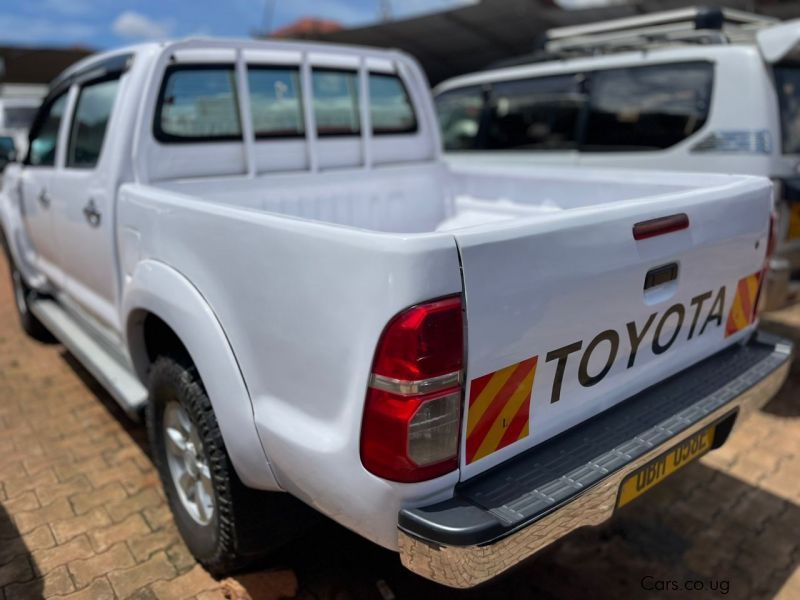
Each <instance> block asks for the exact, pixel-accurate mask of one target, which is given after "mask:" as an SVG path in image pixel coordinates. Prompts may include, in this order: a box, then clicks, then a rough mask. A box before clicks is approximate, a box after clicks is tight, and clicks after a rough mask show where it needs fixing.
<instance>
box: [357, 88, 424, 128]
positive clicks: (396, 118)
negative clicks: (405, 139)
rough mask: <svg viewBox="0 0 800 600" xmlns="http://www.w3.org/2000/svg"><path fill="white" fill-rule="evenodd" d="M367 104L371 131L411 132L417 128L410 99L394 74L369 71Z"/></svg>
mask: <svg viewBox="0 0 800 600" xmlns="http://www.w3.org/2000/svg"><path fill="white" fill-rule="evenodd" d="M369 104H370V106H369V111H370V118H371V120H372V131H373V133H375V134H382V133H413V132H415V131H416V130H417V118H416V116H415V115H414V108H413V106H412V104H411V99H410V98H409V97H408V92H407V91H406V88H405V86H404V85H403V82H402V81H401V79H400V78H399V77H397V76H396V75H383V74H378V73H370V75H369Z"/></svg>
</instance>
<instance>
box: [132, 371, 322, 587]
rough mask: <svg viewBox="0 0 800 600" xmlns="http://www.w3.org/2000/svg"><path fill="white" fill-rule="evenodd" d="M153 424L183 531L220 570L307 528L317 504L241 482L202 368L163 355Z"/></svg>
mask: <svg viewBox="0 0 800 600" xmlns="http://www.w3.org/2000/svg"><path fill="white" fill-rule="evenodd" d="M149 392H150V402H149V404H148V408H147V429H148V434H149V436H150V444H151V448H152V449H151V452H152V454H153V459H154V462H155V464H156V467H157V468H158V471H159V474H160V476H161V481H162V483H163V485H164V489H165V491H166V495H167V499H168V501H169V504H170V507H171V509H172V513H173V515H174V517H175V522H176V524H177V526H178V530H179V531H180V532H181V535H182V536H183V539H184V541H185V542H186V545H187V546H188V547H189V549H190V550H191V552H192V554H194V556H195V558H197V560H198V561H200V562H201V563H202V564H203V566H205V567H206V569H208V570H209V571H210V572H211V573H212V574H214V575H218V576H221V575H225V574H228V573H231V572H233V571H236V570H239V569H241V568H243V567H245V566H247V565H249V564H251V563H253V562H254V561H256V560H258V559H260V558H262V557H263V556H264V555H265V554H267V553H268V552H269V551H271V550H274V549H275V548H277V547H279V546H281V545H283V544H284V543H285V542H287V541H288V540H289V539H291V537H293V536H294V535H295V534H296V533H297V532H298V531H300V530H301V529H302V528H303V527H302V526H301V525H302V524H303V523H304V522H306V521H307V519H303V518H302V515H305V513H306V511H309V510H310V509H307V508H305V507H304V506H301V505H300V504H299V502H297V501H296V500H294V499H293V498H292V497H290V496H289V495H288V494H284V493H270V492H260V491H257V490H252V489H249V488H247V487H245V486H244V485H243V484H242V483H241V481H239V478H238V476H237V475H236V472H235V471H234V469H233V466H232V465H231V462H230V458H229V457H228V454H227V452H226V450H225V444H224V442H223V439H222V434H221V433H220V430H219V425H218V424H217V420H216V418H215V416H214V411H213V409H212V407H211V402H210V401H209V399H208V396H207V395H206V392H205V390H204V388H203V385H202V382H201V381H200V378H199V376H198V374H197V370H196V369H195V367H194V366H193V365H192V364H191V362H190V361H189V360H188V359H176V358H171V357H161V358H159V359H157V360H156V362H155V363H154V364H153V367H152V369H151V372H150V381H149Z"/></svg>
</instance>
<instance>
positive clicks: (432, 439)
mask: <svg viewBox="0 0 800 600" xmlns="http://www.w3.org/2000/svg"><path fill="white" fill-rule="evenodd" d="M463 361H464V331H463V321H462V305H461V296H460V295H459V296H448V297H447V298H441V299H439V300H433V301H431V302H426V303H424V304H419V305H417V306H412V307H411V308H408V309H406V310H404V311H403V312H401V313H400V314H398V315H397V316H395V317H394V318H393V319H392V320H391V321H390V322H389V324H388V325H387V326H386V329H384V331H383V334H382V335H381V339H380V341H379V342H378V347H377V349H376V351H375V359H374V361H373V365H372V374H371V375H370V381H369V389H368V391H367V399H366V404H365V407H364V420H363V423H362V427H361V462H362V463H363V464H364V466H365V467H366V468H367V470H368V471H370V472H371V473H373V474H375V475H377V476H379V477H383V478H384V479H389V480H392V481H401V482H415V481H424V480H426V479H433V478H434V477H439V476H440V475H444V474H445V473H449V472H450V471H453V470H455V469H456V468H457V467H458V436H459V432H460V430H461V404H462V387H461V373H462V367H463Z"/></svg>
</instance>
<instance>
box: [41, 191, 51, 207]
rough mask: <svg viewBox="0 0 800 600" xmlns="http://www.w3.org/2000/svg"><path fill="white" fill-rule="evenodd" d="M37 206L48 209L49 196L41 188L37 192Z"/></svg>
mask: <svg viewBox="0 0 800 600" xmlns="http://www.w3.org/2000/svg"><path fill="white" fill-rule="evenodd" d="M39 204H40V205H41V206H42V208H50V196H49V195H48V194H47V190H46V189H44V188H42V189H41V191H40V192H39Z"/></svg>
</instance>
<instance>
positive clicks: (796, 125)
mask: <svg viewBox="0 0 800 600" xmlns="http://www.w3.org/2000/svg"><path fill="white" fill-rule="evenodd" d="M775 87H776V89H777V92H778V100H779V101H780V107H781V136H782V141H783V153H784V154H798V153H800V67H798V66H796V65H779V66H776V67H775Z"/></svg>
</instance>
